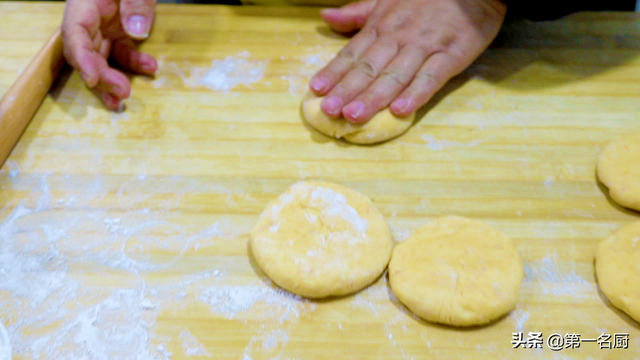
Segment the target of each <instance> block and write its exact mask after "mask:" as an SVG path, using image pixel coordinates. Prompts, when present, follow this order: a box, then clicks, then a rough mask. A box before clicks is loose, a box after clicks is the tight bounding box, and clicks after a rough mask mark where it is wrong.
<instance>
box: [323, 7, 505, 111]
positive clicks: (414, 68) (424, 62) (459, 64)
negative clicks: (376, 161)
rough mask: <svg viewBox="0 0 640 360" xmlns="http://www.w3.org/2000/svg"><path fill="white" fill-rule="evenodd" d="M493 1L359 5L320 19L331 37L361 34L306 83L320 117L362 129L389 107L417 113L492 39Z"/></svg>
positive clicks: (497, 14)
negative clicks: (316, 99) (318, 106)
mask: <svg viewBox="0 0 640 360" xmlns="http://www.w3.org/2000/svg"><path fill="white" fill-rule="evenodd" d="M505 14H506V5H505V4H504V3H502V2H501V1H500V0H378V1H377V2H376V1H375V0H364V1H360V2H357V3H352V4H349V5H346V6H344V7H342V8H339V9H326V10H324V11H323V12H322V17H323V19H324V20H325V22H327V23H328V24H329V25H330V26H331V27H332V28H333V29H334V30H336V31H338V32H350V31H354V30H358V29H362V30H360V31H359V33H358V34H356V35H355V36H354V37H353V38H352V39H351V40H350V41H349V43H348V44H347V45H346V46H345V47H344V48H343V49H342V50H341V51H340V53H339V54H338V56H337V57H336V58H335V59H333V60H332V61H331V62H330V63H329V64H328V65H327V66H326V67H325V68H323V69H322V70H320V71H319V72H318V73H317V74H316V75H315V76H314V77H313V78H312V79H311V82H310V87H311V90H312V91H313V92H314V93H316V94H317V95H320V96H323V95H324V96H325V97H324V99H323V100H322V103H321V108H322V111H323V112H325V113H326V114H327V115H329V116H331V117H339V116H341V115H342V116H344V117H345V118H346V119H347V120H349V121H351V122H354V123H364V122H367V121H369V120H370V119H371V117H373V115H375V114H376V113H377V112H378V111H380V110H382V109H384V108H386V107H390V109H391V112H392V113H394V114H395V115H397V116H401V117H403V116H407V115H409V114H411V113H412V112H414V111H416V110H417V109H418V108H420V107H421V106H422V105H424V104H426V103H427V101H429V99H430V98H431V97H432V96H433V95H434V94H435V93H436V92H437V91H438V90H439V89H440V88H441V87H442V86H443V85H444V84H445V83H446V82H447V81H449V79H451V78H452V77H454V76H455V75H457V74H459V73H460V72H462V71H463V70H464V69H465V68H467V67H468V66H469V65H470V64H471V63H472V62H473V61H474V60H475V59H476V58H477V57H478V56H480V54H481V53H482V52H483V51H484V50H485V49H486V48H487V47H488V46H489V44H490V43H491V41H493V39H494V38H495V37H496V36H497V34H498V31H499V30H500V27H501V25H502V22H503V20H504V17H505Z"/></svg>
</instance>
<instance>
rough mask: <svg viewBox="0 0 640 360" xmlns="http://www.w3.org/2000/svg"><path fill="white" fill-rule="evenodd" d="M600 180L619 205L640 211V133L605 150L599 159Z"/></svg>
mask: <svg viewBox="0 0 640 360" xmlns="http://www.w3.org/2000/svg"><path fill="white" fill-rule="evenodd" d="M598 178H599V179H600V181H602V183H603V184H605V185H606V186H607V187H608V188H609V194H610V195H611V198H613V200H615V201H616V202H617V203H618V204H620V205H622V206H624V207H628V208H631V209H635V210H638V211H640V133H637V134H632V135H627V136H624V137H622V138H621V139H618V140H616V141H614V142H612V143H610V144H609V145H607V147H605V148H604V150H603V151H602V153H601V154H600V158H599V159H598Z"/></svg>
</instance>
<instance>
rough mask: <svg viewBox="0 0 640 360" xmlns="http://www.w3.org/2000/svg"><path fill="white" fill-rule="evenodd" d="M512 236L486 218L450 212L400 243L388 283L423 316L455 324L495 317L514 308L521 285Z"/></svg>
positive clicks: (489, 320) (521, 270) (481, 322)
mask: <svg viewBox="0 0 640 360" xmlns="http://www.w3.org/2000/svg"><path fill="white" fill-rule="evenodd" d="M522 278H523V269H522V261H521V260H520V255H519V254H518V250H517V249H516V246H515V245H514V243H513V241H511V239H510V238H509V237H507V236H506V235H504V234H503V233H501V232H499V231H497V230H495V229H493V228H491V227H490V226H489V225H486V224H485V223H483V222H480V221H477V220H470V219H466V218H462V217H457V216H446V217H441V218H439V219H437V220H436V221H434V222H432V223H430V224H427V225H425V226H423V227H421V228H419V229H418V230H416V231H415V232H414V233H413V234H411V236H409V238H407V239H406V240H405V241H403V242H402V243H400V244H399V245H397V246H396V248H395V249H394V250H393V254H392V256H391V262H390V263H389V282H390V284H391V288H392V289H393V292H394V293H395V295H396V297H397V298H398V300H400V302H402V303H403V304H404V305H405V306H406V307H407V308H409V309H410V310H411V311H413V312H414V313H415V314H416V315H418V316H420V317H421V318H423V319H425V320H428V321H431V322H436V323H442V324H447V325H453V326H473V325H482V324H486V323H489V322H491V321H492V320H495V319H497V318H499V317H501V316H503V315H505V314H507V313H508V312H509V311H511V310H512V309H513V308H514V307H515V305H516V301H517V300H518V295H519V292H520V285H521V284H522Z"/></svg>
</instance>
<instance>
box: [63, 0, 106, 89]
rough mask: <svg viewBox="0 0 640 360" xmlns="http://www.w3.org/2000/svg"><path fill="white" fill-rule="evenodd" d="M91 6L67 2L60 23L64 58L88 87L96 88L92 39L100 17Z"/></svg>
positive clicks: (96, 68)
mask: <svg viewBox="0 0 640 360" xmlns="http://www.w3.org/2000/svg"><path fill="white" fill-rule="evenodd" d="M93 5H94V4H93V2H90V1H74V0H69V2H68V3H67V6H66V7H65V13H64V19H63V21H62V41H63V43H64V50H63V53H64V57H65V59H66V60H67V62H68V63H69V64H70V65H71V66H73V68H74V69H76V70H78V72H79V73H80V76H82V79H83V80H84V82H85V83H86V84H87V86H89V87H94V86H96V84H97V82H98V78H99V75H98V67H97V64H96V60H95V58H96V55H97V54H96V53H95V47H94V44H93V41H92V38H93V37H94V36H93V35H95V33H97V29H98V27H99V26H100V17H99V15H98V13H97V9H95V7H94V6H93Z"/></svg>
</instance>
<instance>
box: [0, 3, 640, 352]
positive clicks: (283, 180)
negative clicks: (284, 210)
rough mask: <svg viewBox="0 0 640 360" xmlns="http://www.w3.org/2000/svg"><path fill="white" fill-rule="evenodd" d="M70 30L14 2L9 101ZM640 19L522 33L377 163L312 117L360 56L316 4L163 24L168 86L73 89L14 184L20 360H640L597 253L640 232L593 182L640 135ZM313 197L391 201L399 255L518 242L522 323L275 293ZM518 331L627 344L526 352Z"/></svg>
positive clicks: (7, 280)
mask: <svg viewBox="0 0 640 360" xmlns="http://www.w3.org/2000/svg"><path fill="white" fill-rule="evenodd" d="M61 12H62V4H47V5H44V4H37V3H36V4H34V3H19V4H15V3H0V48H2V49H3V51H2V53H1V54H0V64H1V65H2V66H0V69H1V70H0V92H2V91H4V90H6V89H7V88H8V87H9V86H10V84H11V82H12V81H13V79H14V78H15V76H16V73H17V71H18V70H19V69H21V68H22V67H23V66H25V65H26V64H27V63H28V61H29V58H30V57H31V56H32V55H33V54H35V52H36V51H37V50H38V49H39V47H40V46H41V44H42V42H43V41H44V40H45V39H46V38H47V37H48V36H49V35H50V34H51V32H52V30H53V29H54V27H55V25H56V23H57V22H58V21H59V19H60V16H61ZM639 21H640V18H638V16H637V15H633V14H606V13H603V14H578V15H574V16H571V17H569V18H567V19H565V20H562V21H557V22H551V23H544V24H539V25H526V24H525V25H522V24H521V25H514V26H513V28H511V29H510V30H509V31H508V33H509V35H508V36H507V35H504V36H502V37H501V40H500V41H498V43H497V45H496V46H495V47H494V48H492V49H491V50H489V51H488V52H487V53H486V54H485V55H483V56H482V57H481V58H480V59H479V60H478V61H477V62H476V63H475V64H474V65H473V66H472V67H471V68H470V69H469V70H467V71H466V72H465V73H463V74H462V75H461V76H459V77H458V78H456V79H454V80H453V81H452V82H451V83H450V84H448V85H447V86H446V87H445V89H444V90H443V91H442V92H441V93H440V94H439V95H438V96H437V97H436V99H435V100H434V101H432V102H431V103H430V104H429V105H428V106H427V107H426V108H425V110H424V111H422V112H421V113H420V120H419V121H418V122H417V123H416V124H415V126H414V127H413V128H411V129H410V130H409V131H408V132H407V133H406V134H405V135H404V136H402V137H400V138H398V139H396V140H393V141H391V142H388V143H386V144H383V145H379V146H372V147H359V146H353V145H349V144H346V143H344V142H341V141H335V140H331V139H328V138H326V137H324V136H322V135H320V134H318V133H316V132H314V131H311V130H310V129H309V128H307V127H305V126H304V125H303V123H302V122H301V119H300V113H299V105H300V98H301V95H302V91H304V88H305V86H306V79H307V78H308V77H309V76H310V75H312V74H313V72H314V71H315V70H316V69H317V68H318V66H320V65H321V64H322V63H323V62H324V61H327V60H328V59H330V57H331V56H332V54H334V53H335V52H336V51H338V49H339V48H340V47H341V46H342V45H343V44H345V43H346V41H347V40H346V39H344V38H341V37H339V36H337V35H334V34H332V33H331V32H330V31H329V30H328V29H327V28H326V27H325V26H324V25H323V24H322V22H321V21H320V20H319V18H318V13H317V10H316V9H307V8H259V7H242V8H239V7H235V8H231V7H216V6H182V5H180V6H158V8H157V20H156V23H155V29H154V30H153V34H152V36H151V38H150V39H149V41H147V42H145V43H144V44H143V45H142V49H143V50H144V51H148V52H150V53H152V54H154V55H155V56H157V57H158V59H160V60H161V70H160V72H159V74H158V76H157V77H156V78H155V79H149V78H143V77H134V78H133V95H132V97H131V99H130V100H128V102H127V110H126V112H125V113H122V114H116V113H110V112H108V111H105V110H104V109H103V108H102V106H101V105H100V103H99V101H98V100H97V99H96V98H95V97H94V96H93V95H92V94H91V92H90V91H88V90H87V89H86V88H85V87H84V86H83V84H82V83H81V80H80V77H79V76H78V74H77V73H69V72H67V73H66V74H64V76H63V78H62V79H61V81H60V82H59V83H58V85H57V87H56V88H55V89H54V91H52V93H51V95H50V96H49V97H47V99H46V100H45V101H44V103H43V104H42V106H41V108H40V109H39V111H38V112H37V114H36V116H35V118H34V119H33V121H32V123H31V124H30V126H29V127H28V129H27V131H26V133H25V134H24V136H23V138H22V139H21V140H20V142H19V144H18V145H17V147H16V148H15V150H14V151H13V153H12V155H11V156H10V158H9V159H8V161H7V163H6V164H5V165H4V167H3V168H2V169H1V170H0V209H1V210H0V240H1V241H2V247H3V248H2V249H0V268H1V269H2V270H3V271H4V273H2V272H0V320H1V321H2V322H4V323H5V325H6V326H7V328H8V329H9V333H10V335H11V337H12V343H13V347H14V354H15V355H14V356H15V358H17V359H31V358H35V357H36V355H39V356H41V358H47V359H61V358H82V357H83V356H84V357H86V358H94V359H101V358H105V359H107V358H108V359H116V358H128V359H131V358H136V357H137V358H138V359H149V358H151V359H154V358H157V359H168V358H171V359H183V358H191V356H193V357H194V358H207V357H208V356H209V357H211V358H216V359H244V360H248V359H270V358H276V359H335V358H349V359H403V358H404V359H431V358H434V359H477V358H492V359H493V358H498V359H538V358H545V359H634V358H638V357H639V356H640V352H639V348H640V325H638V323H636V322H634V321H632V320H630V319H629V318H628V317H626V316H625V315H623V314H622V313H620V312H618V311H616V310H615V309H613V308H612V307H611V306H609V305H607V303H606V301H605V300H604V298H603V297H602V296H601V295H600V294H599V292H598V289H597V284H596V279H595V276H594V269H593V257H594V252H595V249H596V246H597V244H598V243H599V242H600V241H601V240H602V239H604V238H605V237H607V236H608V235H609V234H611V233H612V232H613V231H614V230H616V229H617V228H618V227H620V226H621V225H623V224H626V223H629V222H631V221H634V220H640V216H639V214H638V213H634V212H631V211H628V210H624V209H622V208H620V207H618V206H616V205H615V204H614V203H613V202H612V201H611V200H610V199H609V198H608V197H607V195H606V190H605V189H604V188H603V187H602V186H601V185H599V184H598V183H597V182H596V179H595V164H596V159H597V156H598V154H599V152H600V150H601V149H602V147H603V146H604V145H605V144H606V143H607V142H609V141H610V140H612V139H615V138H616V137H618V136H619V135H621V134H625V133H629V132H631V131H640V58H639V57H638V49H639V48H640V42H639V39H640V28H639V27H638V24H639ZM25 24H29V26H25ZM17 28H19V29H21V31H20V32H16V31H13V30H15V29H17ZM245 51H246V53H244V52H245ZM243 53H244V54H243ZM243 56H244V57H243ZM227 57H231V58H229V59H227V60H226V61H227V62H226V63H225V62H224V61H225V59H226V58H227ZM214 60H215V61H217V62H215V63H212V61H214ZM224 64H226V65H230V64H234V65H236V66H240V67H242V66H245V67H247V69H250V70H254V72H253V73H251V74H253V75H252V76H253V77H252V76H249V75H251V74H249V73H246V72H245V73H242V74H244V75H243V76H244V77H243V76H240V75H242V74H238V73H233V74H232V75H231V76H230V79H231V80H237V81H240V80H243V81H245V82H247V83H248V84H247V85H244V84H241V83H239V84H236V85H235V86H233V87H232V88H230V89H228V92H225V91H222V90H214V89H210V88H207V87H204V86H202V85H199V83H198V79H199V78H201V77H202V76H203V75H204V73H205V72H206V71H207V70H210V69H213V68H217V69H222V66H223V65H224ZM227 69H228V68H227ZM247 74H249V75H247ZM254 80H257V81H254ZM226 84H229V83H226ZM210 85H211V84H210ZM214 85H215V84H213V85H211V86H213V87H214V88H215V86H214ZM310 178H321V179H325V180H330V181H335V182H339V183H342V184H345V185H348V186H350V187H352V188H354V189H357V190H359V191H361V192H362V193H363V194H365V195H368V196H369V197H371V198H372V200H373V201H374V203H375V204H376V205H377V206H378V208H379V209H380V210H381V211H382V213H383V214H384V215H385V217H386V219H387V221H388V223H389V225H390V226H391V227H392V229H393V231H394V234H395V236H396V237H397V239H398V240H401V239H403V238H405V237H406V236H407V235H408V234H409V233H410V232H411V231H412V230H413V229H415V228H417V227H419V226H421V225H422V224H424V223H426V222H428V221H431V220H432V219H434V218H436V217H438V216H441V215H448V214H455V215H462V216H468V217H472V218H477V219H482V220H483V221H486V222H487V223H489V224H491V225H492V226H494V227H496V228H497V229H499V230H501V231H503V232H505V233H506V234H508V235H510V236H511V237H512V238H513V239H514V240H515V242H516V244H517V246H518V249H519V251H520V253H521V254H522V257H523V260H524V262H525V270H526V274H527V275H526V278H525V280H524V283H523V285H522V291H521V298H520V301H519V304H518V307H517V309H516V310H515V311H514V312H513V313H511V314H510V315H509V316H507V317H505V318H503V319H501V320H499V321H497V322H496V323H494V324H492V325H490V326H486V327H481V328H474V329H468V330H459V329H454V328H449V327H443V326H437V325H433V324H429V323H425V322H423V321H420V320H418V319H416V318H414V317H412V316H410V314H408V313H407V312H406V311H405V310H404V309H403V308H402V306H401V305H400V304H399V303H398V302H397V301H396V300H395V298H394V297H393V296H392V293H391V292H390V290H389V289H388V287H387V281H386V279H385V278H384V277H383V278H382V279H380V280H379V281H378V282H377V283H376V284H375V285H373V286H372V287H371V288H369V289H367V290H365V291H363V292H361V293H360V294H357V295H356V296H348V297H344V298H341V299H333V300H329V301H319V302H308V301H302V300H301V299H297V298H295V297H292V296H290V295H287V294H285V293H283V292H280V291H278V290H277V289H276V288H274V287H272V286H271V285H269V283H268V281H267V280H266V279H265V277H264V275H263V274H262V273H261V272H260V270H259V269H258V267H257V266H256V265H255V263H254V262H253V261H252V260H251V257H250V256H249V254H248V251H247V242H248V240H249V233H250V230H251V228H252V226H253V224H254V223H255V221H256V219H257V217H258V215H259V214H260V212H261V211H262V209H263V208H264V207H265V206H266V204H267V203H268V202H269V201H270V200H271V199H273V198H275V197H276V196H277V195H278V194H279V193H281V192H282V191H284V190H285V189H286V188H287V187H288V186H289V185H291V184H292V183H294V182H296V181H298V180H300V179H310ZM520 331H522V332H524V333H525V337H526V335H527V333H528V332H542V334H543V338H544V339H545V340H546V339H547V337H548V336H549V335H551V334H553V333H558V334H562V335H565V334H566V333H577V334H580V335H581V337H582V338H597V337H598V336H599V335H600V334H602V333H608V334H611V335H613V334H614V333H628V334H629V336H630V340H629V344H628V347H629V348H628V349H626V350H623V349H612V350H600V349H599V345H598V344H595V343H582V344H581V345H580V347H579V348H578V349H564V350H561V351H557V352H555V351H551V350H550V349H549V348H548V346H547V344H546V343H545V344H544V345H543V349H542V350H536V349H522V348H520V349H513V348H512V344H511V340H512V334H513V332H520Z"/></svg>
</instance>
